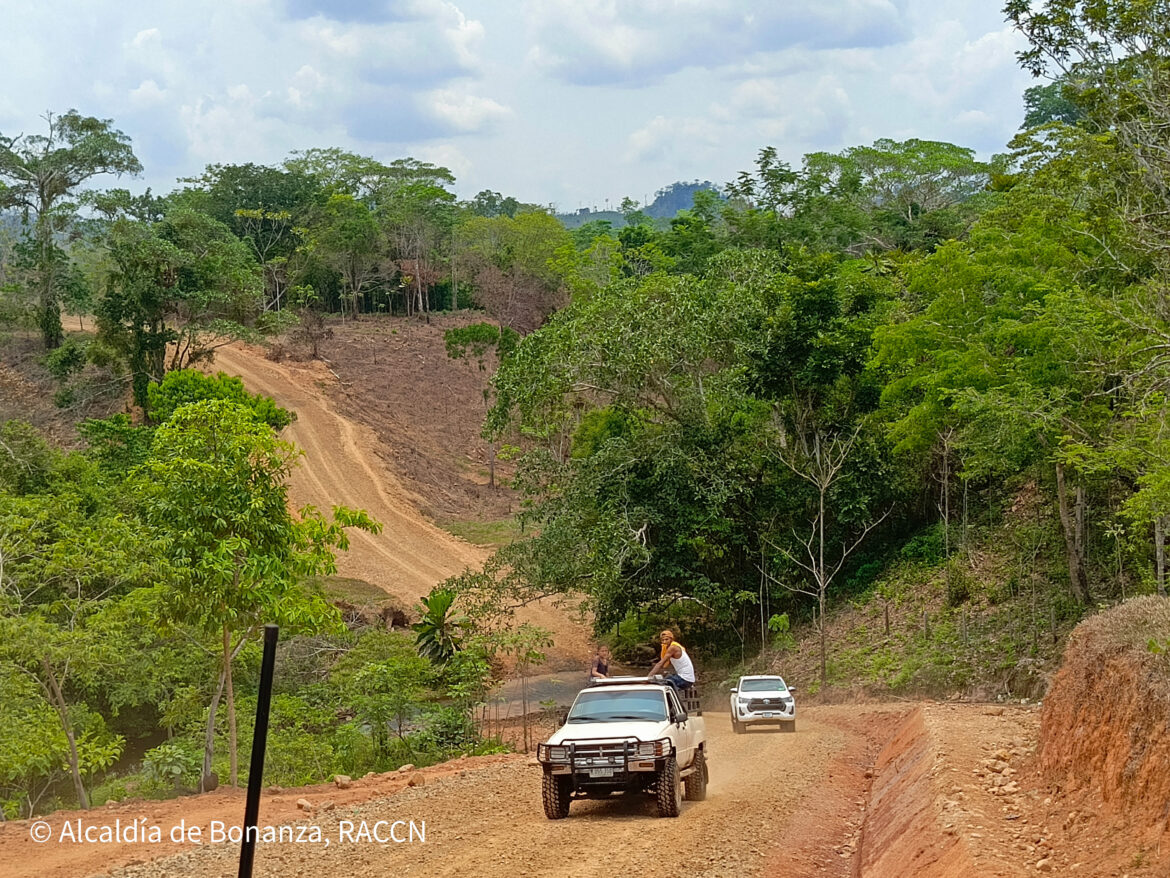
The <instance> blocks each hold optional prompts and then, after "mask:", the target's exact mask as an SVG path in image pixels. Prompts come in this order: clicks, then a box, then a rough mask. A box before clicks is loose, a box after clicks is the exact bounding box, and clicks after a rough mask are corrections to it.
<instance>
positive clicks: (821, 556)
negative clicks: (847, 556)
mask: <svg viewBox="0 0 1170 878" xmlns="http://www.w3.org/2000/svg"><path fill="white" fill-rule="evenodd" d="M818 508H819V509H820V515H819V517H818V518H817V531H818V535H817V540H818V546H817V593H818V598H819V604H820V606H819V607H818V613H819V615H820V618H821V686H822V687H824V686H826V685H828V682H829V670H828V667H829V663H828V660H827V658H826V655H827V647H826V646H825V591H826V590H827V589H828V583H827V582H826V581H825V488H824V486H822V487H821V490H820V506H819V507H818Z"/></svg>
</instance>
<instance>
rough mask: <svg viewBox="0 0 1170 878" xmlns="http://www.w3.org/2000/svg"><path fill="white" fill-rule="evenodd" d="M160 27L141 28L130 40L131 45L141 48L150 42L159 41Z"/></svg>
mask: <svg viewBox="0 0 1170 878" xmlns="http://www.w3.org/2000/svg"><path fill="white" fill-rule="evenodd" d="M160 36H161V34H160V33H159V29H158V28H157V27H152V28H148V29H147V30H140V31H139V32H138V33H136V34H135V35H134V39H132V40H131V41H130V45H131V46H133V47H134V48H135V49H141V48H142V47H143V46H146V45H149V44H150V43H157V42H158V41H159V37H160Z"/></svg>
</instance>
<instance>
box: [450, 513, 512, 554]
mask: <svg viewBox="0 0 1170 878" xmlns="http://www.w3.org/2000/svg"><path fill="white" fill-rule="evenodd" d="M443 529H444V530H446V531H447V532H448V533H451V534H454V535H455V536H457V537H460V538H461V539H465V540H467V542H469V543H474V544H475V545H477V546H486V547H488V548H490V549H498V548H501V547H502V546H506V545H508V544H509V543H513V542H515V541H516V540H517V539H519V538H520V525H519V524H517V522H516V519H514V518H499V519H496V520H494V521H474V520H466V521H449V522H447V523H446V524H444V525H443Z"/></svg>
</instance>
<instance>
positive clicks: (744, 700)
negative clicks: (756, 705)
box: [736, 698, 751, 704]
mask: <svg viewBox="0 0 1170 878" xmlns="http://www.w3.org/2000/svg"><path fill="white" fill-rule="evenodd" d="M736 701H738V702H739V703H740V704H747V703H748V702H749V701H751V699H750V698H737V699H736Z"/></svg>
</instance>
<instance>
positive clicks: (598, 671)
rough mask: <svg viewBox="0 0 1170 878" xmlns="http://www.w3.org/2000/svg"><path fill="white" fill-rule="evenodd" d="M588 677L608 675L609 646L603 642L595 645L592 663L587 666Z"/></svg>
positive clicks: (604, 676)
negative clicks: (595, 650) (595, 649)
mask: <svg viewBox="0 0 1170 878" xmlns="http://www.w3.org/2000/svg"><path fill="white" fill-rule="evenodd" d="M589 676H590V677H599V678H601V679H605V678H606V677H608V676H609V647H608V646H606V645H605V644H602V645H601V646H599V647H597V652H596V654H594V656H593V664H592V665H591V666H590V668H589Z"/></svg>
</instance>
